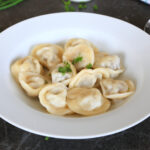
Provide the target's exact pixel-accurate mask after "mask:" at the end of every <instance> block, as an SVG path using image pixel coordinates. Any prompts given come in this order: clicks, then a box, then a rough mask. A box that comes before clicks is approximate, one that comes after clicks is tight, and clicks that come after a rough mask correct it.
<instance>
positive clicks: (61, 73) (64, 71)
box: [51, 62, 76, 85]
mask: <svg viewBox="0 0 150 150" xmlns="http://www.w3.org/2000/svg"><path fill="white" fill-rule="evenodd" d="M75 74H76V68H75V67H74V66H73V65H72V64H71V63H70V62H64V63H61V64H58V65H57V66H56V68H55V69H53V71H52V73H51V76H52V83H58V82H62V83H64V84H65V85H68V84H69V82H70V80H71V78H72V77H74V76H75Z"/></svg>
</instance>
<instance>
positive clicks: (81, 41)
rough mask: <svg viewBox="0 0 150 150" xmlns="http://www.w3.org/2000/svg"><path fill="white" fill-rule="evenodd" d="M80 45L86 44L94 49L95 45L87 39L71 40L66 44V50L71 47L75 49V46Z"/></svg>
mask: <svg viewBox="0 0 150 150" xmlns="http://www.w3.org/2000/svg"><path fill="white" fill-rule="evenodd" d="M80 44H86V45H89V46H90V47H92V48H93V47H94V45H93V44H92V43H91V42H90V41H88V40H86V39H83V38H73V39H70V40H68V41H67V43H66V44H65V49H68V48H70V47H75V46H77V45H80Z"/></svg>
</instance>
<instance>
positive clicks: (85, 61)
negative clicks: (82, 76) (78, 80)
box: [63, 44, 94, 71]
mask: <svg viewBox="0 0 150 150" xmlns="http://www.w3.org/2000/svg"><path fill="white" fill-rule="evenodd" d="M63 60H64V61H70V62H73V64H74V65H75V67H76V69H77V70H78V71H80V70H81V69H83V68H85V67H86V66H87V65H89V64H91V65H93V64H94V52H93V48H92V47H91V46H89V45H87V44H79V45H78V44H77V45H75V46H72V47H68V48H66V49H65V52H64V55H63Z"/></svg>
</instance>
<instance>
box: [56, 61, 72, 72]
mask: <svg viewBox="0 0 150 150" xmlns="http://www.w3.org/2000/svg"><path fill="white" fill-rule="evenodd" d="M64 64H65V65H64V67H59V68H58V72H61V73H62V74H63V75H65V73H66V72H72V70H71V68H70V64H69V63H68V62H64Z"/></svg>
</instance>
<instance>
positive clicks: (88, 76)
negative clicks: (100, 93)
mask: <svg viewBox="0 0 150 150" xmlns="http://www.w3.org/2000/svg"><path fill="white" fill-rule="evenodd" d="M96 80H97V76H96V74H95V73H94V71H93V70H92V69H83V70H81V71H80V72H79V73H78V74H77V75H76V76H74V77H73V78H72V80H71V82H70V84H69V88H73V87H85V88H92V87H93V86H94V85H95V83H96Z"/></svg>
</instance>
